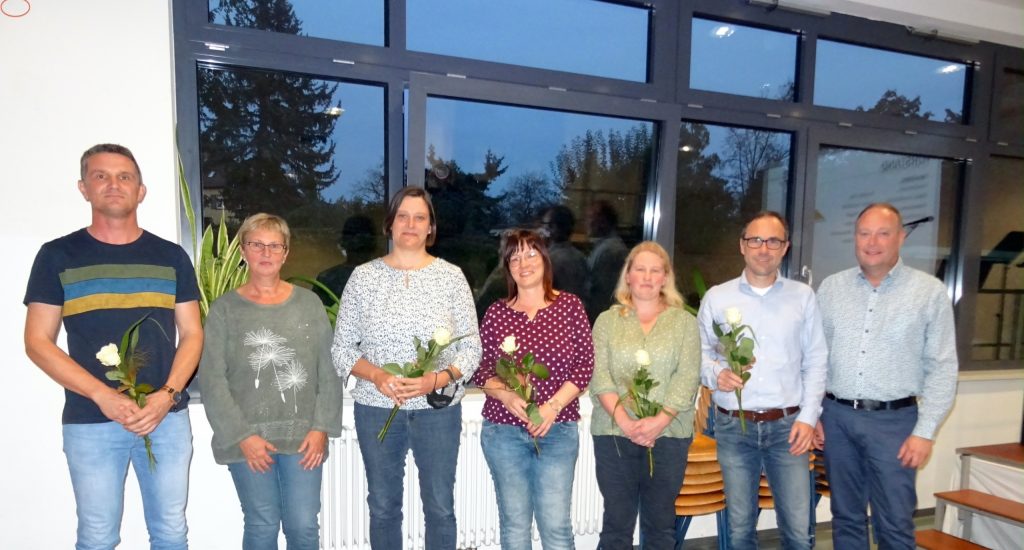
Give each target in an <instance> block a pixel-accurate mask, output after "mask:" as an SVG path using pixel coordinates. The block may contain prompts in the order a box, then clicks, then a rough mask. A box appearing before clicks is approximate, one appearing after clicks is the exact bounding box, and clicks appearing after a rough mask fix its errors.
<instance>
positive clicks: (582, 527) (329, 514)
mask: <svg viewBox="0 0 1024 550" xmlns="http://www.w3.org/2000/svg"><path fill="white" fill-rule="evenodd" d="M474 397H477V396H467V399H465V400H463V411H462V415H463V422H462V444H461V446H460V448H459V464H458V469H457V470H456V477H455V479H456V481H455V517H456V519H457V521H458V536H459V540H458V547H459V548H462V549H470V548H498V547H499V544H500V540H499V532H498V507H497V504H496V501H495V497H494V484H493V482H492V481H491V474H490V472H489V471H488V469H487V461H486V460H484V455H483V452H482V451H481V450H480V427H481V417H480V408H481V406H482V399H474ZM581 401H587V400H581ZM581 404H583V403H581ZM587 405H589V403H587ZM586 409H588V410H587V411H586V413H588V414H586V415H585V416H584V417H583V419H581V420H580V423H579V428H580V454H579V459H578V460H577V462H576V478H575V482H574V484H573V499H572V524H573V530H574V532H575V534H576V535H577V537H579V536H580V535H594V534H597V533H598V531H600V528H601V514H602V512H603V506H602V501H601V493H600V492H599V491H598V489H597V481H596V477H595V475H594V445H593V440H592V439H591V437H590V416H589V407H586ZM345 412H346V426H345V429H344V431H343V432H342V435H341V437H339V438H337V439H334V440H332V441H331V443H330V445H331V449H330V458H329V459H328V461H327V463H326V464H325V465H324V479H323V490H322V493H323V496H322V499H323V509H322V510H321V520H320V524H321V532H322V535H321V547H322V548H324V549H326V550H350V549H353V550H355V549H358V550H362V549H366V550H369V548H370V513H369V511H368V510H367V508H366V476H365V474H364V473H363V459H362V456H361V455H360V453H359V442H358V441H357V440H356V431H355V428H354V427H353V426H352V425H351V421H350V419H351V418H352V416H351V414H348V413H350V412H351V409H347V410H346V411H345ZM404 516H405V521H404V522H403V523H404V525H403V529H402V535H403V540H404V541H405V543H404V545H403V546H404V547H405V548H408V549H419V548H423V536H424V533H423V513H422V510H421V509H420V497H419V480H418V478H417V471H416V466H415V463H414V461H413V460H412V457H411V456H410V457H409V458H408V460H406V466H405V509H404ZM534 539H535V540H536V539H537V534H536V528H535V529H534Z"/></svg>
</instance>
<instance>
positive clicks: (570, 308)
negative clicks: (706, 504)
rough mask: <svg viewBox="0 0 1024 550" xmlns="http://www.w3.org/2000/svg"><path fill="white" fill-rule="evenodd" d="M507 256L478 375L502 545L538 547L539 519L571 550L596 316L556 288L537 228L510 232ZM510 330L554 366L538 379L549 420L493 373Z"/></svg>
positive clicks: (552, 538) (550, 540)
mask: <svg viewBox="0 0 1024 550" xmlns="http://www.w3.org/2000/svg"><path fill="white" fill-rule="evenodd" d="M501 260H502V264H503V266H504V268H505V273H506V275H505V278H506V283H507V285H508V297H507V298H506V299H503V300H498V301H497V302H494V303H493V304H491V307H489V308H488V309H487V313H486V314H485V315H484V320H483V323H482V324H481V325H480V338H481V341H482V343H483V359H481V361H480V368H479V369H478V370H477V371H476V373H475V375H474V377H473V381H474V382H475V383H476V384H477V385H478V386H480V387H481V388H482V389H483V391H484V393H485V394H487V401H486V402H485V403H484V411H483V415H484V426H483V430H482V436H481V446H482V447H483V452H484V457H485V458H486V459H487V465H488V466H489V467H490V470H491V477H492V478H493V479H494V488H495V493H496V494H497V499H498V514H499V516H498V517H499V520H500V522H501V547H502V549H503V550H509V549H512V550H519V549H527V550H528V549H530V548H532V544H533V543H532V541H531V525H532V523H533V520H534V519H536V520H537V530H538V531H539V532H540V538H541V543H542V544H543V547H544V548H545V550H548V549H564V548H573V533H572V524H571V522H570V518H569V506H570V504H571V501H572V482H573V472H574V470H575V467H576V456H577V454H578V453H579V432H578V429H577V422H578V421H579V419H580V408H579V401H578V399H577V398H578V397H579V395H580V394H581V393H582V392H583V390H584V389H585V388H586V387H587V384H589V383H590V376H591V373H592V372H593V370H594V344H593V341H592V339H591V336H590V323H589V322H588V321H587V314H586V311H585V310H584V309H583V303H582V302H580V299H579V298H578V297H576V296H575V295H573V294H570V293H568V292H558V291H557V290H555V289H553V288H552V284H551V279H552V269H551V259H550V257H549V256H548V251H547V247H546V245H545V244H544V240H543V239H542V238H541V236H540V235H539V234H537V233H536V232H534V231H528V230H513V231H511V232H510V233H508V234H507V235H506V236H505V239H504V241H503V242H502V247H501ZM508 336H515V341H516V343H517V344H518V346H519V348H518V349H517V350H516V351H515V353H514V356H515V358H516V359H517V360H518V359H521V358H522V356H523V355H526V354H527V353H533V355H534V357H535V358H536V359H537V361H538V362H540V363H542V364H544V365H545V366H547V368H548V371H549V373H550V374H549V376H548V378H547V379H546V380H539V379H537V380H534V381H533V384H534V402H535V403H537V404H538V405H539V406H540V414H541V417H542V418H543V419H544V420H543V422H541V423H540V424H532V423H530V421H529V418H528V416H527V414H526V405H527V403H526V402H525V401H524V400H523V399H522V398H520V397H519V396H517V395H516V394H515V393H513V392H512V391H511V390H509V389H508V388H507V387H506V386H505V385H504V383H502V381H501V379H500V378H498V377H497V376H496V374H495V364H496V362H497V361H498V359H499V358H500V357H501V355H502V352H501V350H500V346H501V343H502V341H504V339H505V338H506V337H508ZM535 438H536V439H535ZM535 441H536V445H537V447H534V443H535ZM538 449H539V452H538Z"/></svg>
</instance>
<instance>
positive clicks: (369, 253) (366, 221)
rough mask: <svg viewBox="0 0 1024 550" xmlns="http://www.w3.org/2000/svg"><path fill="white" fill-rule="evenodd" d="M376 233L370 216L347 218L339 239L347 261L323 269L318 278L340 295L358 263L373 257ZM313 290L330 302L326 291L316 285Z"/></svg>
mask: <svg viewBox="0 0 1024 550" xmlns="http://www.w3.org/2000/svg"><path fill="white" fill-rule="evenodd" d="M376 235H377V231H376V230H375V229H374V228H373V221H372V220H371V219H370V218H368V217H366V216H363V215H361V214H359V215H355V216H350V217H349V218H348V219H347V220H345V225H344V226H342V228H341V238H339V239H338V248H340V249H341V252H342V254H344V255H345V262H344V263H341V264H338V265H336V266H334V267H330V268H328V269H325V270H323V271H321V272H320V274H319V275H317V276H316V280H317V281H320V282H321V283H323V284H324V286H326V287H327V288H329V289H331V292H333V293H334V294H335V295H336V296H339V297H340V296H341V292H342V291H343V290H344V289H345V283H346V282H348V278H349V277H350V276H352V270H353V269H355V268H356V266H357V265H360V264H365V263H366V262H368V261H370V260H372V259H373V254H374V251H375V250H376ZM313 291H314V292H316V293H317V295H318V296H320V299H321V300H323V301H324V303H327V302H328V300H327V296H326V294H325V293H324V291H322V290H320V289H319V288H316V287H314V288H313Z"/></svg>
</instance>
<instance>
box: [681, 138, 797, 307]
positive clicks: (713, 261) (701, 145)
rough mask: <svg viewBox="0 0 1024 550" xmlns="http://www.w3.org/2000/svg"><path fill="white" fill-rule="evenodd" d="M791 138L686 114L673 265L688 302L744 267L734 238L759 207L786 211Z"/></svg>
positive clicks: (784, 212) (736, 237)
mask: <svg viewBox="0 0 1024 550" xmlns="http://www.w3.org/2000/svg"><path fill="white" fill-rule="evenodd" d="M791 142H792V138H791V136H790V135H789V134H788V133H785V132H773V131H769V130H760V129H756V128H737V127H729V126H719V125H715V124H700V123H695V122H684V123H682V125H681V126H680V130H679V158H678V162H677V166H678V168H677V170H676V179H677V183H676V228H675V229H676V231H675V254H674V259H675V269H676V273H677V277H678V279H679V281H678V282H679V285H680V288H681V289H682V290H683V293H684V294H685V295H686V298H687V302H688V303H689V304H690V305H693V306H696V305H697V303H698V299H699V297H698V295H697V294H698V288H697V285H696V284H695V281H697V280H703V281H705V282H706V283H707V284H708V286H711V285H715V284H718V283H722V282H725V281H727V280H729V279H732V278H734V277H738V276H739V274H740V271H742V270H743V258H742V256H741V255H740V249H739V238H740V233H741V232H742V231H743V227H744V223H745V221H746V220H747V219H748V218H750V217H751V216H752V215H753V214H755V213H757V212H759V211H761V210H775V211H777V212H779V213H781V214H782V215H783V216H785V215H786V203H787V194H788V189H789V183H790V170H789V165H790V148H791Z"/></svg>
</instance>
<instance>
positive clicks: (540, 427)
mask: <svg viewBox="0 0 1024 550" xmlns="http://www.w3.org/2000/svg"><path fill="white" fill-rule="evenodd" d="M537 412H538V414H539V415H540V418H541V421H540V423H536V422H532V421H531V422H529V423H528V424H527V425H526V431H527V432H529V434H530V435H531V436H533V437H534V439H535V441H534V442H535V443H536V438H538V437H544V436H546V435H548V432H549V431H551V426H552V425H553V424H554V423H555V419H557V418H558V413H557V412H555V409H553V408H551V407H549V406H541V407H539V409H538V411H537ZM534 420H536V419H534Z"/></svg>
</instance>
